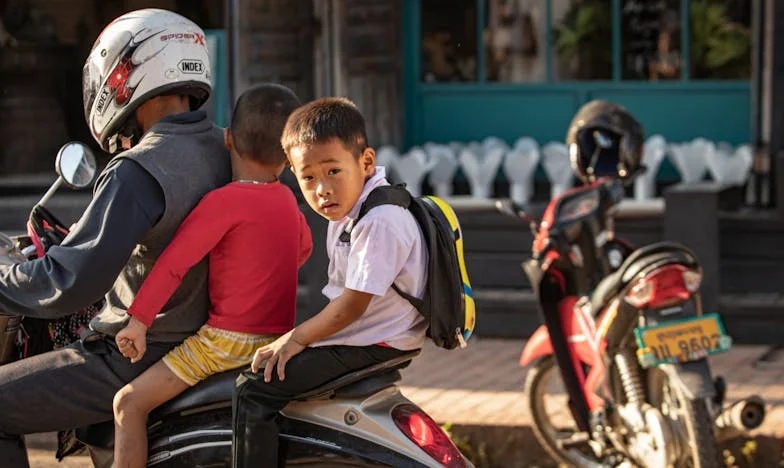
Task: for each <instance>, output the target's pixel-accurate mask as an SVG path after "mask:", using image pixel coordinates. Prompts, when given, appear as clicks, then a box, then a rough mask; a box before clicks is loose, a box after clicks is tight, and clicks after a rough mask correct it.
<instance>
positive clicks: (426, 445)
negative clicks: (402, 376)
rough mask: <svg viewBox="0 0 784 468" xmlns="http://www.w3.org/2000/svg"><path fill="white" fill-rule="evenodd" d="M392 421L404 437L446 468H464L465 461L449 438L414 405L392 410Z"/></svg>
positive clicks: (400, 406)
mask: <svg viewBox="0 0 784 468" xmlns="http://www.w3.org/2000/svg"><path fill="white" fill-rule="evenodd" d="M392 420H393V421H395V425H396V426H397V427H398V429H400V430H401V431H402V432H403V433H404V434H405V435H406V437H408V438H409V439H410V440H411V441H412V442H414V443H415V444H416V445H417V446H418V447H419V448H421V449H422V450H423V451H424V452H425V453H427V454H428V455H429V456H430V457H431V458H433V460H435V461H437V462H438V463H440V464H441V465H443V466H445V467H447V468H466V463H465V460H464V459H463V455H461V454H460V451H459V450H458V449H457V447H455V444H453V443H452V441H451V440H450V439H449V436H448V435H446V433H445V432H444V431H443V430H442V429H441V427H439V425H438V424H436V422H435V421H433V419H432V418H431V417H430V416H428V415H427V413H425V412H424V411H422V410H421V409H419V408H418V407H417V406H415V405H410V404H402V405H398V406H396V407H395V408H394V409H393V410H392Z"/></svg>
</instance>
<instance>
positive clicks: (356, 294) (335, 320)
mask: <svg viewBox="0 0 784 468" xmlns="http://www.w3.org/2000/svg"><path fill="white" fill-rule="evenodd" d="M371 299H373V294H370V293H366V292H361V291H354V290H353V289H346V290H344V291H343V294H341V295H340V296H338V297H337V298H336V299H335V300H334V301H332V302H330V303H329V304H327V306H326V307H324V309H322V311H321V312H319V313H318V314H316V315H315V316H313V317H311V318H309V319H308V320H306V321H304V322H302V323H301V324H300V325H299V326H298V327H296V328H295V329H294V333H293V334H292V339H293V340H294V341H296V342H297V343H299V344H300V345H302V346H308V345H310V344H311V343H315V342H317V341H321V340H323V339H324V338H326V337H328V336H331V335H334V334H335V333H337V332H339V331H340V330H342V329H344V328H346V327H347V326H349V325H351V323H352V322H354V321H355V320H356V319H358V318H359V317H361V316H362V314H364V313H365V310H366V309H367V307H368V305H369V304H370V300H371Z"/></svg>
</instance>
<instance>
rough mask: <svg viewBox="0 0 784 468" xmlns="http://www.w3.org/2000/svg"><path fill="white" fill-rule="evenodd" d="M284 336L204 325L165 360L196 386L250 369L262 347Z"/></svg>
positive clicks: (179, 374) (176, 373)
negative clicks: (225, 373) (221, 374)
mask: <svg viewBox="0 0 784 468" xmlns="http://www.w3.org/2000/svg"><path fill="white" fill-rule="evenodd" d="M279 336H280V335H254V334H250V333H240V332H235V331H229V330H223V329H221V328H215V327H211V326H209V325H204V326H202V327H201V328H200V329H199V331H198V332H196V334H195V335H193V336H189V337H188V338H186V339H185V341H183V342H182V344H180V345H179V346H177V347H176V348H174V349H172V350H171V351H169V353H168V354H167V355H166V356H164V357H163V362H164V364H166V366H167V367H168V368H169V369H170V370H171V371H172V372H174V374H175V375H176V376H177V377H179V378H180V380H182V381H183V382H185V383H186V384H188V385H196V384H197V383H198V382H199V381H201V380H204V379H206V378H207V377H209V376H211V375H212V374H217V373H219V372H223V371H227V370H231V369H236V368H238V367H242V366H246V365H248V364H250V362H251V361H252V360H253V354H254V353H255V352H256V349H258V348H259V347H260V346H264V345H266V344H269V343H272V342H273V341H275V340H276V339H277V338H278V337H279Z"/></svg>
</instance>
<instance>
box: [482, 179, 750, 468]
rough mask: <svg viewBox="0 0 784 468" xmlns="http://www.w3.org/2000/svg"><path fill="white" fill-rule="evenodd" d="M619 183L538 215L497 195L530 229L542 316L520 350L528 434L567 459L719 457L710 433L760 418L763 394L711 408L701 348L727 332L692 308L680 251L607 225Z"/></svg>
mask: <svg viewBox="0 0 784 468" xmlns="http://www.w3.org/2000/svg"><path fill="white" fill-rule="evenodd" d="M631 179H633V177H631ZM627 183H629V180H618V179H614V178H601V179H599V180H597V181H595V182H593V183H589V184H586V185H583V186H580V187H577V188H574V189H572V190H570V191H568V192H566V193H564V194H563V195H561V196H559V197H557V198H555V199H553V200H551V201H550V203H549V205H548V207H547V209H546V211H545V213H544V216H543V218H542V220H541V221H538V220H535V219H533V218H532V217H531V216H529V215H528V214H526V213H525V211H524V210H523V209H522V207H520V206H519V205H517V204H515V203H514V202H512V201H510V200H504V201H499V202H498V203H497V207H498V209H499V211H501V212H502V213H505V214H508V215H510V216H512V217H515V218H518V219H521V220H524V221H526V222H528V223H530V224H531V226H532V230H533V231H534V234H535V239H534V244H533V257H532V258H531V259H530V260H528V261H526V262H525V263H524V264H523V269H524V271H525V273H526V275H527V276H528V278H529V280H530V283H531V285H532V287H533V289H534V292H535V294H536V297H537V300H538V303H539V304H538V305H539V309H540V312H541V314H542V317H543V319H544V325H542V326H541V327H540V328H539V329H538V330H536V332H535V333H534V334H533V335H532V336H531V338H530V339H529V340H528V343H527V344H526V346H525V348H524V350H523V352H522V355H521V357H520V364H521V365H522V366H532V367H531V369H530V370H529V372H528V374H527V379H526V386H525V398H526V404H527V406H528V409H529V410H530V414H531V416H532V420H533V430H534V434H535V435H536V437H537V439H538V440H539V442H540V443H541V445H542V446H543V447H544V448H545V449H546V450H547V451H548V453H549V454H550V455H551V456H553V457H554V458H555V459H556V460H557V461H559V462H561V463H564V464H566V465H569V466H575V467H604V466H624V467H628V466H651V467H668V466H692V467H696V468H700V467H703V468H704V467H716V466H722V464H723V462H722V459H721V454H720V452H719V449H718V446H717V440H718V439H721V438H722V437H724V436H727V435H730V434H731V433H737V432H743V431H746V430H749V429H753V428H756V427H758V426H759V425H760V424H762V421H763V419H764V414H765V407H764V404H763V402H762V400H761V399H759V398H758V397H752V398H749V399H747V400H743V401H740V402H738V403H736V404H734V405H732V406H730V407H728V408H726V409H724V410H723V411H722V405H723V399H724V388H723V384H722V382H723V381H722V380H721V379H717V380H716V382H714V380H713V379H712V377H711V371H710V366H709V364H708V361H707V360H706V357H707V356H708V355H711V354H717V353H721V352H725V351H727V350H729V349H730V347H731V345H732V339H731V338H730V337H729V336H728V335H727V334H726V331H725V329H724V326H723V324H722V321H721V317H720V316H719V315H718V314H716V313H709V314H706V313H703V310H702V304H701V300H700V293H699V287H700V283H701V280H702V270H701V268H700V265H699V263H698V261H697V258H696V256H695V255H694V253H693V252H692V251H691V250H689V249H688V248H687V247H685V246H683V245H680V244H677V243H673V242H660V243H656V244H652V245H648V246H645V247H642V248H639V249H637V248H634V246H632V245H631V244H629V243H628V242H625V241H623V240H622V239H619V238H617V237H616V236H615V232H614V223H613V215H614V213H615V211H616V209H617V206H618V204H619V203H620V201H621V200H622V198H623V196H624V191H625V189H624V187H625V184H627ZM553 384H554V385H555V388H553V387H550V385H553ZM562 395H565V396H562Z"/></svg>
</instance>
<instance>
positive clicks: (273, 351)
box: [250, 330, 305, 383]
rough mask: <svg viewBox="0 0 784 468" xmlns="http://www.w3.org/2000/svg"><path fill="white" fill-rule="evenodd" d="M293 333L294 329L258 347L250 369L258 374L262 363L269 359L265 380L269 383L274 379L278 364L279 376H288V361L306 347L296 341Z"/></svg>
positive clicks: (281, 377)
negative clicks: (274, 370) (273, 373)
mask: <svg viewBox="0 0 784 468" xmlns="http://www.w3.org/2000/svg"><path fill="white" fill-rule="evenodd" d="M293 334H294V330H292V331H290V332H288V333H286V334H285V335H283V336H281V337H280V338H278V339H277V340H275V341H273V342H272V343H270V344H268V345H266V346H262V347H261V348H259V349H257V350H256V355H255V356H253V362H251V364H250V369H251V370H252V371H253V373H254V374H257V373H258V372H259V368H260V367H261V364H262V363H263V362H264V361H267V364H266V365H265V366H264V381H265V382H267V383H269V382H270V381H271V380H272V371H273V369H275V367H276V366H277V368H278V378H279V379H280V380H284V379H285V378H286V363H287V362H289V359H291V358H293V357H294V356H296V355H297V354H299V353H301V352H302V350H303V349H305V346H303V345H301V344H299V343H297V342H296V341H294V338H293Z"/></svg>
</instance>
